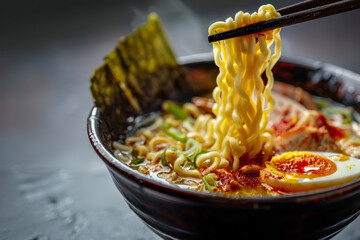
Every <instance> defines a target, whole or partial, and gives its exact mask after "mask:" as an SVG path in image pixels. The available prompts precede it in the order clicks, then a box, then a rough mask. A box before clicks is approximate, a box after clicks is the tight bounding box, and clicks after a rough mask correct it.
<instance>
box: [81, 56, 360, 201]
mask: <svg viewBox="0 0 360 240" xmlns="http://www.w3.org/2000/svg"><path fill="white" fill-rule="evenodd" d="M209 56H212V55H211V54H210V53H204V54H194V55H189V56H185V57H182V58H179V62H180V64H181V65H186V64H190V63H201V62H209V61H210V59H209ZM280 60H281V61H288V62H291V63H294V64H298V65H304V66H307V67H314V66H319V65H322V66H327V67H331V69H335V71H341V72H345V74H351V75H353V76H352V77H354V78H357V79H358V80H359V83H360V74H357V73H354V72H351V71H349V70H346V69H343V68H341V67H338V66H335V65H332V64H327V63H323V62H320V61H317V60H312V59H308V58H301V57H293V56H282V57H281V59H280ZM100 122H101V116H100V111H99V110H98V108H97V107H96V106H93V107H92V109H91V111H90V113H89V116H88V118H87V133H88V137H89V140H90V143H91V145H92V147H93V148H94V150H95V151H96V153H97V154H98V155H99V157H100V158H101V159H102V160H103V162H104V163H105V165H106V166H107V167H108V169H109V170H111V171H115V172H116V173H118V174H120V175H123V176H125V177H126V178H127V179H129V180H131V181H133V182H135V183H136V184H141V186H143V187H147V188H150V189H152V190H155V191H159V190H160V189H161V191H160V192H163V193H165V194H166V195H169V196H174V197H175V196H182V197H184V198H199V199H202V200H204V201H214V200H219V201H224V200H226V201H231V202H235V203H236V202H238V203H242V202H244V201H245V202H252V203H266V202H284V201H295V202H302V201H309V200H311V199H319V198H326V199H328V198H334V197H335V198H336V197H340V196H344V195H346V194H350V195H352V194H356V193H357V192H360V178H358V179H355V180H353V181H350V182H347V183H344V184H341V185H337V186H334V187H329V188H325V189H319V190H314V191H309V192H299V193H292V194H288V195H281V196H233V195H225V194H221V193H210V192H201V191H195V190H189V189H183V188H180V187H178V186H176V185H173V184H170V183H167V182H165V181H161V180H158V179H155V178H152V177H149V176H147V175H145V174H142V173H140V172H138V171H137V170H134V169H132V168H130V167H129V166H127V165H126V164H125V163H122V162H121V161H120V160H118V159H117V158H116V157H114V156H113V155H112V153H111V152H110V151H108V150H107V149H106V147H105V146H104V144H103V141H102V138H103V136H102V135H101V133H100V131H98V130H99V126H100ZM354 189H355V191H354Z"/></svg>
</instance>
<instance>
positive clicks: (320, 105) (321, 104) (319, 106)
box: [316, 99, 330, 109]
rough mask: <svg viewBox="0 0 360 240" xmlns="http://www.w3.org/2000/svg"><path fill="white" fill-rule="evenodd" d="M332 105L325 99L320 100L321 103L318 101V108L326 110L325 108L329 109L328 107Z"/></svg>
mask: <svg viewBox="0 0 360 240" xmlns="http://www.w3.org/2000/svg"><path fill="white" fill-rule="evenodd" d="M329 105H330V103H329V101H327V100H325V99H321V100H319V101H316V106H317V107H318V108H320V109H321V108H324V107H327V106H329Z"/></svg>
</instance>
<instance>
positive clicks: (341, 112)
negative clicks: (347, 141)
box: [321, 107, 352, 125]
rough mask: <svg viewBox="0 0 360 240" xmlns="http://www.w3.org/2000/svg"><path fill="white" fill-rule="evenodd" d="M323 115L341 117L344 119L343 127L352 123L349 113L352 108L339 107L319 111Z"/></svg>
mask: <svg viewBox="0 0 360 240" xmlns="http://www.w3.org/2000/svg"><path fill="white" fill-rule="evenodd" d="M321 112H322V113H323V114H325V115H342V116H343V117H344V118H345V119H344V121H343V122H342V124H343V125H349V124H351V122H352V118H351V113H352V108H351V107H347V108H341V107H328V108H324V109H322V110H321Z"/></svg>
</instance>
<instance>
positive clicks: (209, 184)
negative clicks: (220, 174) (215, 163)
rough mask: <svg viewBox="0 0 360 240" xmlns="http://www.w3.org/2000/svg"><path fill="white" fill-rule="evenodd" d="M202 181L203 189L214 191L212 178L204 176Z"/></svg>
mask: <svg viewBox="0 0 360 240" xmlns="http://www.w3.org/2000/svg"><path fill="white" fill-rule="evenodd" d="M202 180H203V183H204V184H205V187H206V189H207V190H208V191H210V192H213V191H214V190H215V188H216V182H215V180H214V179H213V178H212V177H210V176H208V175H206V176H204V177H203V178H202Z"/></svg>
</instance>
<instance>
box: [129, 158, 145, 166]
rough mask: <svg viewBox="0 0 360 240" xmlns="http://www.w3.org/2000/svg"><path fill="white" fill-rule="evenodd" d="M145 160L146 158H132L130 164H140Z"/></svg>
mask: <svg viewBox="0 0 360 240" xmlns="http://www.w3.org/2000/svg"><path fill="white" fill-rule="evenodd" d="M144 161H145V158H137V159H134V160H132V161H131V163H130V164H132V165H138V164H140V163H143V162H144Z"/></svg>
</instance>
